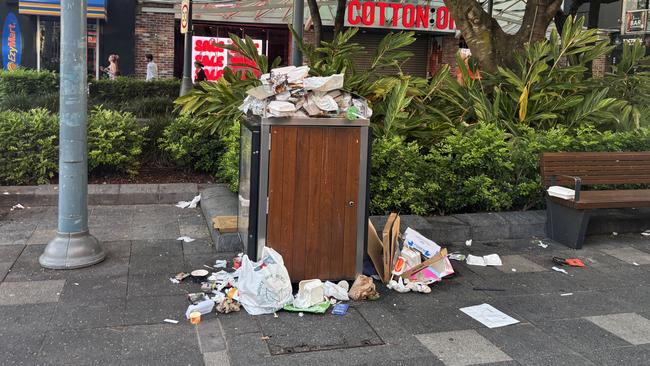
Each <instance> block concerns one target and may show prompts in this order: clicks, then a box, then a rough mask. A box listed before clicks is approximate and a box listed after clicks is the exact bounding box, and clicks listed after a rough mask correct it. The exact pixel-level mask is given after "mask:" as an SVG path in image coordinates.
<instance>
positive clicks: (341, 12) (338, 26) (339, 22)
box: [334, 0, 348, 37]
mask: <svg viewBox="0 0 650 366" xmlns="http://www.w3.org/2000/svg"><path fill="white" fill-rule="evenodd" d="M347 5H348V0H337V2H336V16H335V17H334V37H336V35H337V34H339V33H341V32H342V31H343V26H344V25H345V8H346V7H347Z"/></svg>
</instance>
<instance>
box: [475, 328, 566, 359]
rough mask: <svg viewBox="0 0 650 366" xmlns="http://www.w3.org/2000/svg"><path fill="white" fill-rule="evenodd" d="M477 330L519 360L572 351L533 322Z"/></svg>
mask: <svg viewBox="0 0 650 366" xmlns="http://www.w3.org/2000/svg"><path fill="white" fill-rule="evenodd" d="M476 331H477V332H478V333H479V334H480V335H482V336H483V337H485V338H486V339H487V340H489V341H490V342H491V343H492V344H494V345H495V346H497V347H498V348H499V349H501V350H502V351H503V352H505V353H507V354H508V355H509V356H510V357H512V358H514V359H515V360H517V361H520V360H531V359H536V358H542V356H551V355H554V354H558V353H560V354H570V353H572V351H571V350H570V349H569V348H568V347H566V346H565V345H564V344H563V343H562V342H561V341H558V340H557V339H555V338H553V337H552V336H551V335H548V334H546V333H544V332H543V331H542V330H541V329H539V328H537V327H536V326H534V325H532V324H522V323H519V324H514V325H511V326H507V327H501V328H495V329H489V328H485V327H483V328H479V329H477V330H476ZM532 350H534V351H533V352H531V351H532Z"/></svg>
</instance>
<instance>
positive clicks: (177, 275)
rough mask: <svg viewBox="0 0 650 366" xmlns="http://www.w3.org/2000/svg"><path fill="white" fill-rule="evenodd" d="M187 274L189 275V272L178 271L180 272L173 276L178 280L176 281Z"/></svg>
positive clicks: (184, 277)
mask: <svg viewBox="0 0 650 366" xmlns="http://www.w3.org/2000/svg"><path fill="white" fill-rule="evenodd" d="M189 276H190V274H189V273H185V272H180V273H177V274H176V276H174V278H175V279H176V280H178V281H182V280H184V279H186V278H187V277H189Z"/></svg>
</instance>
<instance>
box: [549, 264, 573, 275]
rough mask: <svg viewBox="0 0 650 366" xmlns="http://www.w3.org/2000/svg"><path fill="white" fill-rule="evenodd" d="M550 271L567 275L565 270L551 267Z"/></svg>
mask: <svg viewBox="0 0 650 366" xmlns="http://www.w3.org/2000/svg"><path fill="white" fill-rule="evenodd" d="M551 269H552V270H554V271H555V272H560V273H564V274H566V275H568V274H569V272H567V271H566V269H562V268H559V267H555V266H553V267H552V268H551Z"/></svg>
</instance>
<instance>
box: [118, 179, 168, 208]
mask: <svg viewBox="0 0 650 366" xmlns="http://www.w3.org/2000/svg"><path fill="white" fill-rule="evenodd" d="M118 203H119V204H120V205H147V204H156V203H158V184H122V185H120V197H119V200H118Z"/></svg>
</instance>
